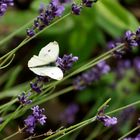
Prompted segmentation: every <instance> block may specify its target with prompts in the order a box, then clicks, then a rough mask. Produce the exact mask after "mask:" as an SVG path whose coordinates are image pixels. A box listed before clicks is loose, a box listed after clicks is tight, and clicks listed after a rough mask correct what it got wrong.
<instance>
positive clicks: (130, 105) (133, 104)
mask: <svg viewBox="0 0 140 140" xmlns="http://www.w3.org/2000/svg"><path fill="white" fill-rule="evenodd" d="M137 104H140V100H138V101H136V102H134V103H131V104H129V105H126V106H124V107H120V108H118V109H115V110H113V111H111V112H109V113H107V114H108V115H109V114H113V113H116V112H118V111H121V110H123V109H126V108H129V107H132V106H135V105H137Z"/></svg>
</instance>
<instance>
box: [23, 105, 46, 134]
mask: <svg viewBox="0 0 140 140" xmlns="http://www.w3.org/2000/svg"><path fill="white" fill-rule="evenodd" d="M31 109H32V111H33V113H32V115H29V116H28V117H27V119H25V120H24V122H25V126H26V127H27V128H26V131H27V132H29V133H33V132H34V129H35V126H36V125H37V123H39V124H41V125H44V124H45V123H46V119H47V117H46V116H45V115H44V114H43V112H44V111H45V110H44V108H42V109H40V108H39V106H35V107H33V108H31Z"/></svg>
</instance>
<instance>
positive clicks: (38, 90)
mask: <svg viewBox="0 0 140 140" xmlns="http://www.w3.org/2000/svg"><path fill="white" fill-rule="evenodd" d="M30 86H31V88H32V90H33V91H35V92H37V93H41V91H42V90H41V87H42V85H41V86H39V85H38V83H37V82H35V83H32V82H31V83H30Z"/></svg>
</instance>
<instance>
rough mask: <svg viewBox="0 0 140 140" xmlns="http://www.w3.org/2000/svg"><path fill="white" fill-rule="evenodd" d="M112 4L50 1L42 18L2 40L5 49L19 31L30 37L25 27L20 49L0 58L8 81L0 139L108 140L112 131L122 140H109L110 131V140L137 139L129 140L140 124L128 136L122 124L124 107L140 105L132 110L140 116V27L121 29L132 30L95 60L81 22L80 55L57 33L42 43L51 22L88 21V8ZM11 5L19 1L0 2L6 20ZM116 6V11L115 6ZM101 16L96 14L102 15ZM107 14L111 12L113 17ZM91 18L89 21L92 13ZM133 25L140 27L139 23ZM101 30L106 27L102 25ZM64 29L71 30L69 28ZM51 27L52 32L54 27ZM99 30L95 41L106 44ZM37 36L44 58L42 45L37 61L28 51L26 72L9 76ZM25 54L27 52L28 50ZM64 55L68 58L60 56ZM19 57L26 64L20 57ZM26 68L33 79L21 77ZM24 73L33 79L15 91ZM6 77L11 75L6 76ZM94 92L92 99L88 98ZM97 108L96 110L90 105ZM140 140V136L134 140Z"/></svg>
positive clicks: (0, 110)
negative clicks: (42, 36) (81, 47)
mask: <svg viewBox="0 0 140 140" xmlns="http://www.w3.org/2000/svg"><path fill="white" fill-rule="evenodd" d="M115 3H116V2H115ZM111 4H112V2H110V3H109V0H105V1H103V0H102V1H97V0H82V1H80V2H75V1H70V0H65V1H60V0H52V1H50V2H49V3H48V4H41V5H40V8H39V15H38V16H36V17H35V18H34V19H32V20H31V21H30V22H29V23H27V24H26V25H24V26H23V27H21V28H20V29H18V30H17V31H15V32H13V33H12V34H10V35H9V36H7V37H6V38H5V39H3V40H1V41H0V45H3V44H6V43H7V42H8V41H9V40H11V41H12V37H13V36H15V35H17V34H18V33H19V32H20V31H21V30H24V32H25V28H26V35H25V38H22V39H23V41H22V42H21V43H20V44H19V45H18V46H17V47H15V45H14V49H12V50H11V51H9V52H6V53H5V52H4V53H5V54H3V53H2V57H1V58H0V69H1V72H0V73H1V79H2V82H0V86H1V87H2V90H3V91H5V92H3V93H2V92H1V94H0V99H1V101H2V103H1V105H0V113H1V117H0V131H1V134H0V138H1V139H5V140H7V139H11V138H15V139H18V136H21V135H23V139H26V140H29V139H35V138H38V139H45V140H47V139H52V138H53V139H63V138H64V139H65V138H67V137H68V139H81V138H82V139H83V138H84V139H87V140H90V139H94V138H96V137H98V135H99V137H100V136H102V135H104V132H105V131H106V130H107V129H110V128H111V129H114V130H115V132H116V134H117V135H114V134H113V133H111V131H109V132H108V135H107V134H105V136H104V139H112V137H113V138H115V139H120V140H121V139H133V137H131V136H130V138H129V135H131V134H132V133H133V132H134V131H135V132H137V130H138V129H139V128H140V125H139V123H138V125H135V128H133V129H132V128H131V126H130V127H128V128H129V129H127V132H125V133H122V132H124V131H121V129H122V125H119V124H120V122H119V121H120V118H119V117H120V114H119V113H121V111H123V110H125V109H128V108H133V107H135V111H134V112H133V114H134V115H133V116H135V119H134V120H137V119H138V118H139V114H135V113H136V112H137V113H138V110H136V106H137V109H139V104H140V100H138V97H139V95H138V94H137V93H136V92H139V77H138V76H139V74H140V58H139V55H138V52H139V45H140V27H138V26H137V25H138V24H135V29H136V28H137V29H136V30H135V31H134V30H133V31H131V30H130V29H128V26H126V28H123V29H127V31H126V32H125V33H124V35H123V36H122V37H121V38H120V39H118V40H117V41H116V40H115V41H112V42H110V43H109V47H108V48H109V50H107V47H106V49H102V50H101V51H105V50H106V52H103V53H101V51H99V54H98V56H97V55H96V57H93V54H92V55H90V54H91V52H93V51H96V49H97V50H98V49H99V48H93V47H92V49H91V50H90V52H88V49H87V47H88V45H85V44H84V40H87V41H89V42H90V39H89V38H88V37H87V36H86V37H84V38H83V39H82V35H83V33H82V31H83V32H84V30H81V27H80V26H81V25H82V22H81V25H80V24H79V27H80V34H79V36H78V42H76V44H77V46H78V44H80V43H81V42H82V43H83V44H84V47H83V48H84V49H83V50H84V51H79V50H78V49H79V48H78V47H77V46H76V45H75V46H74V49H77V50H78V51H77V52H78V53H76V52H75V53H74V51H71V50H72V49H70V46H67V47H66V48H65V47H64V46H65V44H63V43H61V41H60V43H59V39H58V38H56V36H53V39H52V38H51V39H50V38H49V35H48V36H47V37H46V36H45V37H44V38H43V41H42V40H41V39H40V38H39V37H40V36H39V35H43V33H44V32H45V31H46V29H48V31H49V28H50V27H52V26H53V25H56V27H57V23H59V22H60V21H62V20H63V19H65V18H66V17H68V16H70V15H71V17H74V18H76V19H79V18H81V19H82V18H83V17H84V16H83V15H84V11H86V10H87V11H88V10H89V11H88V12H89V13H90V12H92V10H93V11H94V12H95V13H96V14H97V13H100V10H101V11H102V10H105V6H107V5H111ZM13 5H14V2H13V1H12V0H2V1H1V2H0V15H1V16H3V18H4V16H5V15H4V14H5V12H6V10H7V7H9V6H13ZM37 6H39V5H37ZM92 6H93V8H92ZM100 6H101V8H99V11H98V10H97V9H98V7H100ZM115 6H116V7H117V6H118V3H116V5H115ZM86 8H87V9H86ZM88 8H92V9H88ZM108 9H109V6H108ZM110 9H112V7H111V6H110ZM120 9H121V7H120ZM68 11H69V13H68ZM82 12H83V13H82ZM123 12H124V11H123ZM65 13H67V14H65ZM95 13H94V15H96V14H95ZM107 13H108V14H109V12H107ZM124 13H125V12H124ZM124 13H123V14H124ZM8 14H10V13H8V12H7V15H8ZM102 14H103V15H104V14H105V13H104V12H103V13H102ZM127 14H128V13H127ZM63 15H64V16H63ZM77 15H80V16H77ZM71 17H70V20H69V23H70V21H71ZM88 18H89V19H90V17H89V16H88ZM96 18H97V17H96ZM132 19H133V18H131V20H132ZM100 20H101V17H98V19H97V21H96V22H99V21H100ZM116 21H117V20H116ZM84 22H85V21H84ZM87 22H88V20H87ZM85 23H86V22H85ZM133 23H137V22H135V20H133ZM133 23H131V24H133ZM100 25H102V23H101V22H100ZM119 25H120V24H119ZM62 26H65V24H63V25H62ZM84 26H85V27H86V28H87V30H88V31H89V30H91V28H90V25H88V26H87V25H86V24H85V25H84ZM102 27H103V25H102ZM122 27H124V26H122ZM57 28H58V27H57ZM95 28H96V26H95ZM95 28H94V29H95ZM106 28H107V27H106ZM110 28H111V26H110ZM0 29H1V28H0ZM51 29H52V30H53V27H52V28H51ZM61 30H62V28H61ZM110 30H111V29H110ZM112 30H113V29H112ZM98 31H99V33H100V34H95V36H97V38H98V37H99V38H100V42H101V38H102V37H103V36H104V35H103V33H101V32H100V30H98ZM89 32H90V31H89ZM108 33H109V31H108ZM69 34H72V33H71V32H70V31H69V33H66V35H67V37H66V38H70V36H69ZM84 34H86V33H84ZM92 34H93V33H92ZM75 36H76V34H74V37H75ZM90 36H91V32H90ZM61 37H62V38H63V37H64V38H65V35H63V34H61V36H60V38H61ZM35 38H36V39H35ZM32 39H34V40H37V39H39V40H38V42H39V43H38V45H36V44H34V45H35V46H37V47H38V46H39V47H41V48H42V49H41V50H40V51H39V54H38V55H35V54H37V51H38V50H39V49H40V48H38V50H37V51H35V52H34V55H33V57H31V56H32V55H31V54H29V57H28V53H27V52H25V54H26V55H27V58H26V57H23V58H26V59H25V60H23V61H24V65H23V66H22V68H21V69H16V68H14V69H13V70H12V72H11V71H10V72H9V74H7V73H8V71H7V69H8V70H9V69H10V67H11V66H13V65H14V62H15V61H16V59H17V58H16V56H15V55H18V53H19V55H21V54H20V50H22V49H23V50H24V49H26V45H28V43H29V42H30V41H31V40H32ZM102 39H103V38H102ZM50 40H51V41H50ZM54 40H57V42H58V43H59V46H60V47H59V46H58V43H57V42H56V41H55V42H52V41H54ZM73 40H75V38H73ZM14 41H15V40H13V42H14ZM62 41H63V42H65V39H62ZM66 41H67V40H66ZM42 42H44V44H45V45H46V44H47V43H48V42H50V43H49V44H48V45H46V46H45V47H44V44H43V43H42ZM73 42H74V41H73ZM82 43H81V44H82ZM6 45H7V44H6ZM71 45H72V44H71ZM92 45H93V44H92ZM98 45H99V44H98ZM23 46H24V47H23ZM93 46H94V45H93ZM95 46H96V45H95ZM4 47H5V46H4ZM22 47H23V48H22ZM35 49H36V48H33V50H35ZM59 49H60V54H59ZM65 49H66V50H65ZM18 50H19V52H18ZM28 50H30V47H28V48H27V50H26V51H28ZM68 50H69V51H70V52H69V51H68ZM87 52H88V53H87ZM86 53H87V54H88V56H89V57H88V58H87V59H85V60H84V57H82V56H86V55H85V54H86ZM22 54H23V55H25V54H24V52H23V51H22ZM61 54H62V56H63V57H60V56H61ZM59 55H60V56H59ZM19 58H20V59H22V55H21V56H20V57H19ZM89 58H90V60H89ZM126 58H127V59H126ZM112 62H113V64H112ZM115 63H116V65H115ZM26 68H27V69H26ZM24 69H25V71H28V73H29V70H31V72H30V73H29V74H26V73H24V72H23V74H22V73H21V71H23V70H24ZM4 71H6V76H4ZM19 71H20V74H19ZM21 75H22V79H25V81H28V82H26V83H25V84H23V85H22V84H19V87H14V88H12V87H13V85H16V84H17V83H18V82H19V83H20V81H22V80H21V79H20V78H19V79H18V77H20V76H21ZM113 76H114V77H113ZM8 77H10V78H9V79H8ZM28 77H29V78H28ZM5 79H6V80H5ZM112 79H113V80H112ZM124 79H125V80H124ZM3 81H4V82H3ZM23 81H24V80H23ZM23 81H22V82H23ZM6 82H7V84H6ZM16 82H17V83H16ZM1 83H2V84H1ZM123 84H124V85H125V86H124V85H123ZM110 85H111V88H110ZM120 85H121V86H120ZM131 86H132V87H131ZM120 87H121V88H120ZM122 87H123V88H122ZM128 87H129V88H128ZM112 89H113V90H112ZM120 89H123V90H122V92H121V93H120V92H117V91H120ZM90 90H91V94H89V93H90ZM128 91H129V93H130V92H131V93H130V94H131V96H129V94H124V95H123V93H128ZM84 92H85V93H86V94H85V93H84ZM99 92H100V94H99ZM113 92H114V93H113ZM134 92H135V94H134ZM66 93H68V94H66ZM83 93H84V94H83ZM110 93H111V94H110ZM112 93H113V94H112ZM64 94H65V95H64ZM120 94H122V95H120ZM61 95H63V96H61ZM82 95H84V97H82ZM126 95H127V96H126ZM59 96H61V97H59ZM133 96H134V97H133ZM63 98H64V99H63ZM108 98H109V99H108ZM111 98H112V101H111ZM127 98H128V99H127ZM131 98H132V99H131ZM107 99H108V100H107ZM64 104H65V105H64ZM66 105H68V107H67V108H66V109H65V110H64V109H62V108H64V106H66ZM91 105H92V106H93V107H91ZM88 111H89V112H88ZM85 114H87V115H85ZM59 116H60V117H59ZM138 120H139V119H138ZM127 122H128V121H127ZM131 123H132V122H131ZM13 124H14V125H15V126H16V128H15V129H16V130H14V131H13V129H12V125H13ZM122 124H123V123H122ZM128 124H129V123H128ZM85 126H86V127H85ZM133 126H134V125H133ZM17 128H18V129H17ZM86 128H89V130H90V131H88V132H87V133H82V132H84V130H83V129H85V130H86ZM97 128H98V129H97ZM7 129H9V130H11V133H7V134H6V133H5V132H7ZM39 130H40V131H39ZM92 130H93V132H95V130H96V133H94V135H93V132H92ZM125 130H126V129H125ZM70 134H71V135H70ZM95 134H96V135H95ZM21 137H22V136H21ZM119 137H120V138H119ZM134 139H139V132H138V133H137V134H136V135H135V138H134Z"/></svg>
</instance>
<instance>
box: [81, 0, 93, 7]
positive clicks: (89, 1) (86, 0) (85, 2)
mask: <svg viewBox="0 0 140 140" xmlns="http://www.w3.org/2000/svg"><path fill="white" fill-rule="evenodd" d="M82 3H83V5H85V6H86V7H92V5H93V3H94V1H93V0H82Z"/></svg>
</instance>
